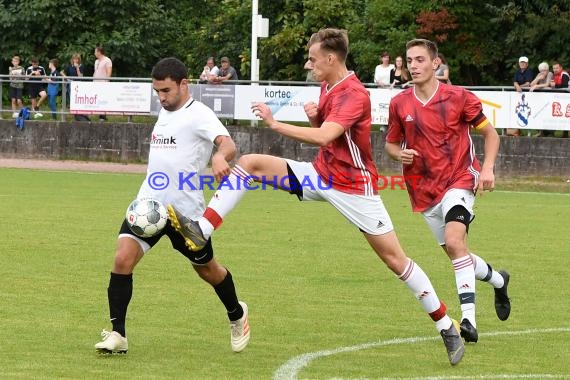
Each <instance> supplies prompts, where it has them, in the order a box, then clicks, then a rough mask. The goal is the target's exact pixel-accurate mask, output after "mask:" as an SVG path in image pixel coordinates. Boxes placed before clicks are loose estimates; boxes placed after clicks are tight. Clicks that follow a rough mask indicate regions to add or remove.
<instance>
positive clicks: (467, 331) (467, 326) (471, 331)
mask: <svg viewBox="0 0 570 380" xmlns="http://www.w3.org/2000/svg"><path fill="white" fill-rule="evenodd" d="M460 330H461V331H460V333H461V337H462V338H463V339H464V340H465V342H473V343H477V340H478V339H479V334H477V329H476V328H475V327H473V325H472V324H471V322H469V319H467V318H464V319H463V320H462V321H461V326H460Z"/></svg>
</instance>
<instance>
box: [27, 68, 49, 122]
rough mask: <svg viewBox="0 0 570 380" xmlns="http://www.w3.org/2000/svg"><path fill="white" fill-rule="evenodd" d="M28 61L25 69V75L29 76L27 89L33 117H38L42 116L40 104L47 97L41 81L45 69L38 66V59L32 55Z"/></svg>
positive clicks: (44, 74)
mask: <svg viewBox="0 0 570 380" xmlns="http://www.w3.org/2000/svg"><path fill="white" fill-rule="evenodd" d="M30 63H31V65H30V66H29V67H28V68H27V69H26V76H27V77H28V78H30V83H29V84H28V91H29V93H30V99H31V101H32V110H33V111H34V119H37V118H39V117H43V114H42V113H41V112H40V106H41V105H42V103H43V102H44V100H46V98H47V92H46V88H45V85H44V83H43V78H45V76H46V70H45V69H44V67H43V66H40V61H39V59H37V58H36V57H32V58H31V59H30ZM38 96H39V97H40V99H39V100H37V97H38Z"/></svg>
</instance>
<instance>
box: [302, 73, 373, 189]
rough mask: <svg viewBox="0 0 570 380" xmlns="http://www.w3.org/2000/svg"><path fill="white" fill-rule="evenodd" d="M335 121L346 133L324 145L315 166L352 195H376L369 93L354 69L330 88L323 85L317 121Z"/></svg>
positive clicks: (327, 181)
mask: <svg viewBox="0 0 570 380" xmlns="http://www.w3.org/2000/svg"><path fill="white" fill-rule="evenodd" d="M325 121H329V122H335V123H338V124H340V125H342V126H343V128H344V130H345V132H344V133H343V134H342V135H341V136H339V137H338V138H337V139H335V140H334V141H332V142H330V143H329V144H328V145H327V146H324V147H321V148H320V149H319V153H318V154H317V157H316V158H315V159H314V160H313V166H314V167H315V170H316V171H317V173H318V174H319V176H320V177H321V178H322V179H323V181H325V183H326V184H328V185H329V186H332V187H333V188H334V189H336V190H339V191H342V192H345V193H351V194H359V195H368V196H370V195H375V194H377V190H376V189H377V183H378V171H377V170H376V164H375V163H374V160H373V159H372V145H371V142H370V128H371V126H372V110H371V105H370V94H369V93H368V91H367V90H366V88H364V86H363V85H362V83H361V82H360V80H359V79H358V78H357V77H356V75H355V74H354V72H350V73H349V74H348V75H347V76H346V77H345V78H343V79H342V80H341V81H340V82H338V83H337V84H335V85H334V86H332V87H331V88H330V89H328V90H327V85H326V83H323V84H322V85H321V95H320V99H319V111H318V124H319V125H321V124H322V123H323V122H325Z"/></svg>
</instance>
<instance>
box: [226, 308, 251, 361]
mask: <svg viewBox="0 0 570 380" xmlns="http://www.w3.org/2000/svg"><path fill="white" fill-rule="evenodd" d="M239 304H240V305H241V307H242V309H243V316H242V317H241V318H240V319H238V320H237V321H231V322H230V331H231V345H232V350H233V351H234V352H241V351H243V349H244V348H245V347H246V346H247V344H248V343H249V322H248V320H247V316H248V310H247V305H246V304H245V302H241V301H240V302H239Z"/></svg>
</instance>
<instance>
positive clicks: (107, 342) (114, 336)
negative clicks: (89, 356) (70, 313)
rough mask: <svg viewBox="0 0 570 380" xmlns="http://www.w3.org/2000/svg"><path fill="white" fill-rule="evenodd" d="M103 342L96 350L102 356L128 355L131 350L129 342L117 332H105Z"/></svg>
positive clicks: (102, 336)
mask: <svg viewBox="0 0 570 380" xmlns="http://www.w3.org/2000/svg"><path fill="white" fill-rule="evenodd" d="M101 338H102V339H101V341H100V342H99V343H97V344H95V349H96V350H97V352H99V353H101V354H126V353H127V351H128V350H129V342H128V341H127V338H125V337H123V336H122V335H121V334H119V333H118V332H116V331H107V330H103V331H102V332H101Z"/></svg>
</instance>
